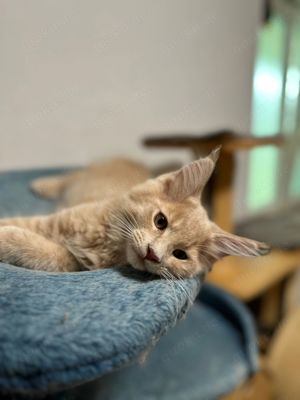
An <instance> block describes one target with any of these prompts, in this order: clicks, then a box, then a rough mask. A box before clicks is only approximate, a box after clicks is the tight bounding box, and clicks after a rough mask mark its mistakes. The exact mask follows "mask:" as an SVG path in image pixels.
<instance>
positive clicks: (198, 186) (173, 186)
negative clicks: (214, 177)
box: [159, 147, 221, 201]
mask: <svg viewBox="0 0 300 400" xmlns="http://www.w3.org/2000/svg"><path fill="white" fill-rule="evenodd" d="M220 149H221V147H218V148H216V149H215V150H213V151H212V152H211V153H210V154H209V155H208V156H207V157H205V158H200V159H199V160H197V161H193V162H191V163H190V164H187V165H185V166H184V167H182V168H181V169H179V170H178V171H175V172H172V173H170V174H166V175H163V176H161V177H160V178H159V179H160V180H161V181H162V183H163V185H164V192H165V194H166V195H167V196H168V197H169V198H170V199H171V200H173V201H183V200H184V199H186V198H187V197H189V196H197V197H200V195H201V193H202V191H203V189H204V186H205V185H206V183H207V181H208V180H209V178H210V177H211V174H212V173H213V170H214V168H215V165H216V162H217V160H218V158H219V154H220Z"/></svg>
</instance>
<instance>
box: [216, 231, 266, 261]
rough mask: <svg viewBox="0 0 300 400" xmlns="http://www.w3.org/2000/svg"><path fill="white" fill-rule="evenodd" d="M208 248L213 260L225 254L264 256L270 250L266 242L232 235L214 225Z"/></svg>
mask: <svg viewBox="0 0 300 400" xmlns="http://www.w3.org/2000/svg"><path fill="white" fill-rule="evenodd" d="M208 248H209V253H210V255H211V256H212V258H213V259H214V260H215V261H216V260H218V259H220V258H223V257H225V256H246V257H251V256H252V257H255V256H264V255H267V254H268V253H269V252H270V250H271V248H270V246H268V245H267V244H266V243H262V242H258V241H256V240H252V239H248V238H245V237H242V236H237V235H233V234H232V233H228V232H225V231H223V230H222V229H220V228H219V227H217V226H216V225H215V231H214V233H213V237H212V238H211V239H210V243H209V246H208Z"/></svg>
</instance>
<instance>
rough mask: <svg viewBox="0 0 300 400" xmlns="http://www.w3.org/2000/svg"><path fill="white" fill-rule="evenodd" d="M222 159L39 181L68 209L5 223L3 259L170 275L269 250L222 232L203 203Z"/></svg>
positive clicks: (0, 231)
mask: <svg viewBox="0 0 300 400" xmlns="http://www.w3.org/2000/svg"><path fill="white" fill-rule="evenodd" d="M217 158H218V150H216V151H214V152H212V153H211V154H210V155H209V156H208V157H206V158H203V159H200V160H198V161H195V162H193V163H190V164H188V165H186V166H184V167H183V168H181V169H180V170H178V171H175V172H172V173H168V174H164V175H161V176H159V177H158V178H155V179H148V178H149V176H150V174H149V172H148V170H147V169H146V168H145V167H144V166H142V165H140V164H138V163H135V162H132V161H128V160H114V161H111V162H108V163H104V164H94V165H92V166H90V167H88V168H86V169H83V170H80V171H77V172H73V173H70V174H67V175H65V176H57V177H50V178H46V179H44V178H43V179H40V180H37V181H35V182H33V185H32V187H33V189H34V190H35V192H37V193H38V194H40V195H42V196H45V197H50V198H60V199H61V201H62V205H63V207H64V209H63V210H61V211H58V212H57V213H54V214H52V215H49V216H40V217H27V218H13V219H3V220H0V226H1V227H0V260H1V261H3V262H7V263H12V264H15V265H19V266H22V267H27V268H33V269H38V270H48V271H77V270H81V269H90V270H92V269H97V268H106V267H112V266H114V265H124V264H131V265H132V266H133V267H134V268H136V269H140V270H146V271H149V272H152V273H155V274H158V275H161V276H164V277H169V278H170V277H191V276H195V275H196V274H198V273H199V272H201V271H204V272H206V271H207V270H209V269H210V268H211V266H212V264H213V263H214V262H215V261H216V260H218V259H219V258H221V257H224V256H226V255H244V256H256V255H261V254H265V253H267V251H268V247H267V246H266V245H265V244H263V243H259V242H256V241H254V240H250V239H246V238H241V237H238V236H235V235H232V234H229V233H226V232H224V231H222V230H221V229H220V228H219V227H217V226H216V225H215V224H214V223H213V222H211V221H210V220H209V218H208V216H207V213H206V211H205V209H204V208H203V207H202V205H201V202H200V198H201V193H202V191H203V188H204V186H205V184H206V183H207V181H208V179H209V178H210V176H211V174H212V172H213V170H214V167H215V162H216V161H217ZM78 204H79V205H78ZM161 213H162V214H163V217H164V218H165V220H166V221H167V226H165V227H163V229H161V227H160V228H158V227H157V222H156V220H157V218H158V217H159V216H160V215H161ZM160 221H161V220H160ZM178 251H179V252H180V253H178ZM178 254H180V258H178ZM183 255H184V256H186V258H185V259H181V258H182V256H183Z"/></svg>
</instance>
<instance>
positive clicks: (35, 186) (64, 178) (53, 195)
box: [30, 175, 69, 199]
mask: <svg viewBox="0 0 300 400" xmlns="http://www.w3.org/2000/svg"><path fill="white" fill-rule="evenodd" d="M68 177H69V175H53V176H48V177H45V178H37V179H35V180H34V181H32V182H31V185H30V188H31V190H32V191H33V192H34V193H35V194H37V195H39V196H40V197H44V198H47V199H58V198H59V197H61V196H62V194H63V191H64V190H65V188H66V185H67V183H68Z"/></svg>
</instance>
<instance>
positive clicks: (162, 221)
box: [154, 212, 168, 231]
mask: <svg viewBox="0 0 300 400" xmlns="http://www.w3.org/2000/svg"><path fill="white" fill-rule="evenodd" d="M154 224H155V226H156V228H157V229H160V230H161V231H163V230H164V229H166V227H167V226H168V220H167V217H166V216H165V215H164V214H163V213H162V212H159V213H157V214H156V215H155V217H154Z"/></svg>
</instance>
